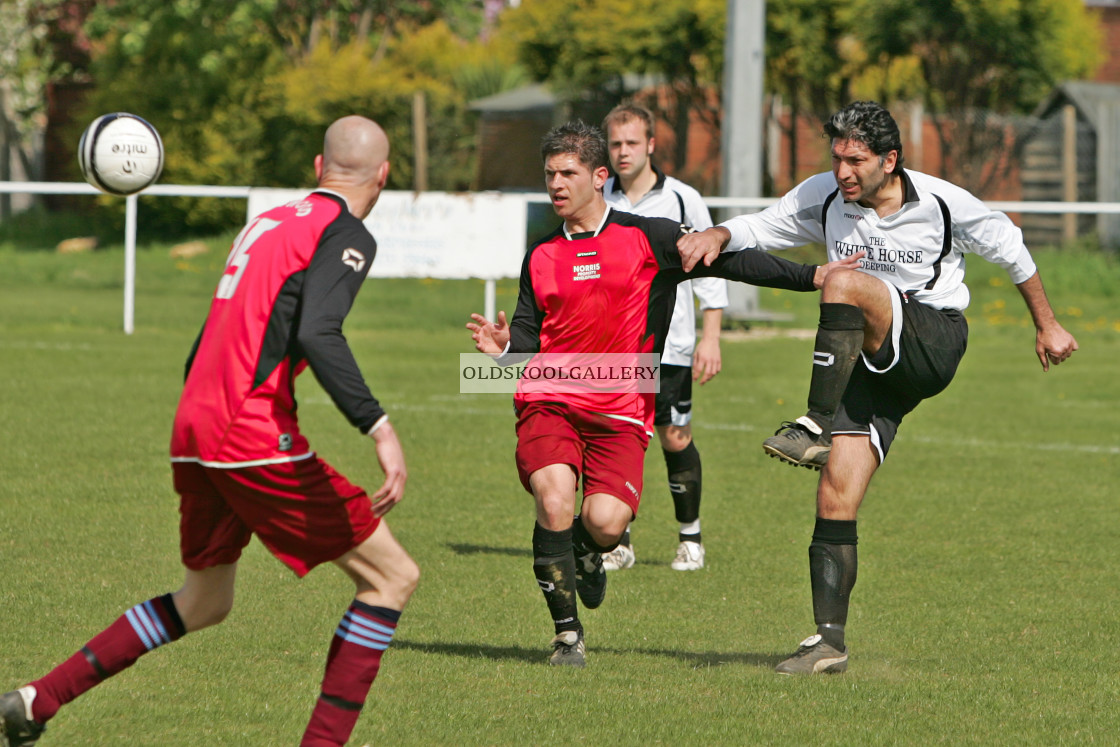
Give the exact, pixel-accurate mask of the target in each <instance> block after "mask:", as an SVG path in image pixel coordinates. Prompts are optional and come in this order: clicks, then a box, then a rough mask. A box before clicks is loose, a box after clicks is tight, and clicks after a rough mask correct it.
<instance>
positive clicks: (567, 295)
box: [467, 122, 855, 667]
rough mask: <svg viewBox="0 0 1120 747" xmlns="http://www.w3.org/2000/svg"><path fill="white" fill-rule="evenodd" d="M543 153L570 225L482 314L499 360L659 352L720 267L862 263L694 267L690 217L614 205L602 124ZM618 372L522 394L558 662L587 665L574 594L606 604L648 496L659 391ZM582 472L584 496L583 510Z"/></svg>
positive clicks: (518, 402) (527, 481) (541, 245)
mask: <svg viewBox="0 0 1120 747" xmlns="http://www.w3.org/2000/svg"><path fill="white" fill-rule="evenodd" d="M541 155H542V158H543V160H544V172H545V185H546V187H547V189H548V194H549V197H550V198H551V200H552V206H553V209H554V210H555V211H556V214H557V215H558V216H559V217H560V218H562V219H563V221H564V223H563V225H561V226H560V227H559V228H557V229H556V231H554V232H553V233H552V234H551V235H549V236H547V237H545V238H544V239H542V240H541V241H539V242H538V243H536V244H535V245H534V246H533V247H531V248H530V250H529V252H528V253H527V254H526V256H525V261H524V264H523V265H522V270H521V282H520V288H519V291H518V298H517V308H516V310H515V311H514V314H513V320H512V322H510V323H509V324H507V323H506V316H505V312H499V314H498V319H497V320H496V321H490V320H487V319H485V318H484V317H482V316H481V315H479V314H472V315H471V317H472V319H473V320H474V321H473V322H471V323H468V324H467V328H468V329H470V330H471V332H472V338H473V339H474V342H475V347H476V348H477V349H478V350H479V351H481V352H483V353H487V354H490V355H493V356H499V358H498V360H499V362H505V361H503V358H506V357H507V356H509V355H510V354H517V353H532V354H537V353H540V354H545V355H556V356H561V357H562V358H563V359H564V360H568V361H569V362H572V363H574V364H578V362H579V357H580V356H583V357H586V359H587V360H588V361H595V360H597V359H599V358H601V357H602V356H605V355H620V356H641V355H649V356H652V357H656V356H659V355H660V353H661V350H662V347H663V346H664V342H665V336H666V334H667V332H668V328H669V320H670V317H671V314H672V310H673V301H674V299H675V296H676V288H677V284H678V283H679V282H681V281H682V280H687V279H689V278H690V277H706V276H718V277H724V278H727V279H729V280H740V281H743V282H749V283H754V284H756V285H765V286H770V287H776V288H786V289H790V290H799V291H812V290H814V289H816V288H819V287H820V286H821V284H822V283H823V281H824V278H825V276H826V275H827V274H828V273H829V272H830V271H831V270H832V269H833V268H834V267H849V266H854V264H855V261H854V259H848V260H844V261H842V262H836V263H832V264H831V265H824V266H821V267H814V266H811V265H800V264H796V263H793V262H788V261H783V260H781V259H779V258H777V257H773V256H771V255H769V254H766V253H764V252H738V253H733V254H725V255H723V256H721V257H719V258H718V259H717V260H716V261H715V262H713V263H712V264H711V266H699V267H697V268H696V269H695V270H693V272H692V273H691V274H688V273H685V272H684V271H683V270H682V269H681V260H680V255H679V253H678V250H677V239H678V238H680V236H681V235H682V228H681V224H680V222H679V221H674V220H668V219H665V218H646V217H639V216H636V215H631V214H629V213H620V212H617V211H615V210H612V209H610V208H608V206H607V204H606V202H605V200H604V199H603V185H604V183H605V182H606V180H607V176H608V171H607V144H606V140H605V139H604V138H603V135H602V133H601V132H600V131H599V130H598V129H597V128H595V127H591V126H589V125H586V124H584V123H583V122H570V123H568V124H565V125H561V126H560V127H557V128H555V129H553V130H552V131H550V132H549V133H548V135H547V136H546V137H545V139H544V143H543V144H542V147H541ZM565 356H566V358H564V357H565ZM572 356H575V358H574V359H573V358H572ZM506 359H507V360H508V358H506ZM549 360H551V359H549ZM542 368H547V366H542ZM616 383H617V384H620V385H619V386H614V387H611V390H610V391H582V390H580V389H579V388H571V389H568V390H565V391H558V390H557V389H555V388H554V389H551V390H549V389H548V388H547V387H541V386H537V384H536V382H534V381H528V380H526V378H522V379H521V382H520V383H519V384H518V391H517V394H516V395H515V396H514V405H515V408H516V410H517V414H518V419H517V452H516V460H517V469H518V473H519V475H520V477H521V483H522V485H523V486H524V487H525V489H526V490H527V491H529V492H530V493H532V495H533V498H534V500H535V502H536V525H535V527H534V530H533V570H534V573H535V575H536V578H537V583H538V585H539V586H540V588H541V590H542V591H543V592H544V597H545V602H546V603H547V605H548V608H549V612H550V613H551V615H552V620H553V625H554V628H555V634H556V635H555V638H553V640H552V648H553V652H552V655H551V658H550V659H549V661H550V663H551V664H554V665H562V666H577V667H582V666H584V664H585V658H586V651H585V647H584V639H583V625H582V624H581V622H580V619H579V614H578V610H577V604H576V595H577V594H578V596H579V599H580V601H581V602H582V603H583V605H584V606H585V607H587V608H588V609H594V608H596V607H598V606H599V605H600V604H601V603H602V601H603V598H604V596H605V594H606V574H605V573H604V571H603V562H602V557H601V556H602V553H605V552H610V551H611V550H613V549H614V548H615V547H616V546H617V545H618V542H619V539H620V538H621V537H622V533H623V531H625V529H626V527H627V526H628V525H629V523H630V521H631V520H633V519H634V517H635V516H636V514H637V511H638V503H639V501H640V498H641V490H642V467H643V461H644V457H645V450H646V446H647V445H648V444H649V439H650V437H651V435H652V433H653V415H654V399H655V396H656V390H655V389H651V390H649V391H643V390H642V389H641V388H640V387H625V386H621V384H622V383H624V382H622V381H618V382H616ZM581 479H582V481H583V495H584V498H583V502H582V505H581V506H580V515H579V516H577V517H576V518H575V519H574V520H573V514H574V512H575V509H576V492H577V489H578V487H579V486H578V483H579V482H580V480H581Z"/></svg>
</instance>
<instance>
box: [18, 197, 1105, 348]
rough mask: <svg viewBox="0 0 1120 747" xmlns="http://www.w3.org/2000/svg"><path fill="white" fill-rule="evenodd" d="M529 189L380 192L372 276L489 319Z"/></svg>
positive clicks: (1013, 206) (127, 310)
mask: <svg viewBox="0 0 1120 747" xmlns="http://www.w3.org/2000/svg"><path fill="white" fill-rule="evenodd" d="M308 191H309V190H307V189H303V190H291V189H264V188H256V187H209V186H201V185H187V184H156V185H153V186H151V187H149V188H147V189H146V190H144V192H143V194H144V195H145V196H150V197H172V196H174V197H219V198H239V199H244V200H247V201H248V207H247V210H246V213H247V217H252V216H253V215H257V214H259V213H261V212H263V211H264V210H267V209H269V208H271V207H274V206H276V205H280V204H283V203H285V202H288V201H290V200H293V199H298V198H299V197H301V196H303V195H305V194H307V193H308ZM4 192H6V193H11V194H55V195H59V194H70V195H91V196H93V195H98V194H101V193H100V192H98V191H97V190H96V189H94V188H93V187H92V186H90V185H88V184H85V183H67V182H0V193H4ZM122 199H123V200H124V202H125V228H124V231H125V235H124V250H125V260H124V264H125V266H124V332H125V334H132V332H133V331H134V329H135V294H136V223H137V219H138V218H137V195H130V196H128V197H124V198H122ZM548 201H549V200H548V196H547V195H545V194H535V193H495V192H477V193H448V192H421V193H415V192H399V191H389V192H385V193H383V194H382V197H381V199H380V200H379V201H378V204H377V207H376V208H375V209H374V211H373V213H372V214H371V215H370V217H369V218H367V219H366V222H367V224H368V225H369V226H370V230H371V231H372V232H373V233H374V235H375V236H376V237H377V241H378V246H379V247H380V248H381V249H382V251H381V252H379V256H378V260H377V262H376V263H374V266H373V268H372V269H371V272H370V275H371V276H373V277H432V278H479V279H482V280H485V297H484V299H483V303H484V309H485V312H484V313H485V314H486V316H487V318H490V319H493V318H494V315H495V313H496V312H495V305H496V287H497V286H496V284H497V281H498V280H499V279H502V278H514V277H517V276H518V275H519V274H520V268H521V259H522V256H523V254H524V251H525V242H526V238H527V237H526V235H525V234H526V229H527V213H528V210H527V207H528V205H529V204H530V203H544V204H547V203H548ZM704 202H705V203H706V204H707V205H708V207H709V208H713V209H722V210H727V209H730V210H740V211H747V210H760V209H762V208H765V207H768V206H770V205H773V204H774V203H775V202H777V198H773V197H706V198H704ZM986 204H987V205H989V206H990V207H992V208H993V209H995V210H1002V211H1004V212H1007V213H1048V214H1060V215H1078V214H1089V215H1098V216H1101V215H1120V202H1006V201H1004V202H996V201H992V202H988V203H986Z"/></svg>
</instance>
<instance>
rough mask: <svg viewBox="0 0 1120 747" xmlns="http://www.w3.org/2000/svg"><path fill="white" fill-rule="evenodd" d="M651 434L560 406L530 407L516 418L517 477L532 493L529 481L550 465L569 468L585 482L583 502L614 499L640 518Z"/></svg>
mask: <svg viewBox="0 0 1120 747" xmlns="http://www.w3.org/2000/svg"><path fill="white" fill-rule="evenodd" d="M647 446H649V434H648V433H646V431H645V429H644V428H643V427H642V426H640V425H638V424H637V423H631V422H629V421H627V420H619V419H618V418H609V417H607V416H606V415H599V414H597V413H593V412H588V411H587V410H582V409H580V408H578V407H572V406H570V405H566V404H563V403H561V402H530V403H529V404H527V405H525V407H524V408H522V410H521V412H520V413H518V418H517V453H516V456H517V474H518V476H519V477H520V478H521V484H522V485H524V486H525V489H526V490H528V491H529V492H530V493H531V492H533V491H532V489H531V488H530V487H529V475H531V474H533V473H534V472H536V471H537V470H539V469H541V468H542V467H547V466H549V465H550V464H569V465H571V466H572V469H574V470H575V471H576V476H577V477H582V478H583V495H584V497H586V496H589V495H594V494H596V493H607V494H608V495H613V496H614V497H616V498H618V499H619V500H620V501H622V502H623V503H625V504H626V505H627V506H629V507H630V510H631V511H632V512H633V513H634V515H635V516H637V515H638V503H639V502H640V501H641V500H642V470H643V468H644V466H645V457H646V447H647Z"/></svg>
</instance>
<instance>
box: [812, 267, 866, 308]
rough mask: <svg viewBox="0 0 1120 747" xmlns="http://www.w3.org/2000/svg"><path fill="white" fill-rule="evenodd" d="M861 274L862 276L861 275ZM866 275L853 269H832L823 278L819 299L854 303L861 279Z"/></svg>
mask: <svg viewBox="0 0 1120 747" xmlns="http://www.w3.org/2000/svg"><path fill="white" fill-rule="evenodd" d="M861 275H862V277H861ZM865 277H867V276H866V275H863V274H862V273H859V272H857V271H855V270H833V271H832V272H830V273H828V275H827V277H825V279H824V285H823V286H822V287H821V301H823V302H825V303H854V301H855V300H856V299H857V298H858V294H859V289H860V288H861V287H862V286H861V281H862V280H863V279H864V278H865Z"/></svg>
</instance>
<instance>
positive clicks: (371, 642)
mask: <svg viewBox="0 0 1120 747" xmlns="http://www.w3.org/2000/svg"><path fill="white" fill-rule="evenodd" d="M395 632H396V628H391V627H389V626H388V625H383V624H381V623H378V622H376V621H375V620H372V619H370V618H368V617H363V616H362V615H357V614H355V613H354V611H353V610H347V611H346V614H345V615H343V616H342V622H341V623H340V624H339V626H338V630H336V631H335V635H337V636H338V637H339V638H341V639H342V640H344V641H346V642H348V643H354V644H357V645H359V646H365V647H366V648H371V649H375V650H378V651H384V650H385V649H387V648H389V643H390V642H391V641H392V640H393V633H395Z"/></svg>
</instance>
